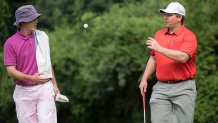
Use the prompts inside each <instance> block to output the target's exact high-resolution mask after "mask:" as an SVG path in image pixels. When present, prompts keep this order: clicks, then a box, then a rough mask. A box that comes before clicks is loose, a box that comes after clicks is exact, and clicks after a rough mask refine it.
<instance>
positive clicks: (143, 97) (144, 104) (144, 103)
mask: <svg viewBox="0 0 218 123" xmlns="http://www.w3.org/2000/svg"><path fill="white" fill-rule="evenodd" d="M145 96H146V93H145V94H144V95H143V96H142V100H143V108H144V123H146V112H145V106H146V102H145Z"/></svg>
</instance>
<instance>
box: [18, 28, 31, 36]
mask: <svg viewBox="0 0 218 123" xmlns="http://www.w3.org/2000/svg"><path fill="white" fill-rule="evenodd" d="M19 31H20V33H21V34H22V35H24V36H29V35H31V33H32V31H30V30H27V29H23V28H21V29H20V30H19Z"/></svg>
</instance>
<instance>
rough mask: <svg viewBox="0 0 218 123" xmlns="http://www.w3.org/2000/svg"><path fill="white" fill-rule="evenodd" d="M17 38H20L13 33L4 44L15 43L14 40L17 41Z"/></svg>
mask: <svg viewBox="0 0 218 123" xmlns="http://www.w3.org/2000/svg"><path fill="white" fill-rule="evenodd" d="M19 40H21V39H20V38H19V36H18V35H17V34H16V33H15V34H14V35H12V36H11V37H9V38H8V39H7V40H6V41H5V44H15V43H16V42H18V41H19Z"/></svg>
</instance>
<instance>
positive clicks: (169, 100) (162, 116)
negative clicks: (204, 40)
mask: <svg viewBox="0 0 218 123" xmlns="http://www.w3.org/2000/svg"><path fill="white" fill-rule="evenodd" d="M160 13H162V14H163V15H164V21H165V25H166V28H165V29H162V30H160V31H158V32H157V33H156V34H155V36H154V38H152V37H148V40H147V41H146V45H147V47H148V48H149V49H150V54H151V56H150V58H149V60H148V62H147V65H146V69H145V72H144V74H143V78H142V80H141V83H140V86H139V87H140V91H141V94H142V96H145V92H146V89H147V80H148V78H149V77H150V76H151V75H152V73H154V71H156V77H157V79H158V82H157V83H156V84H155V85H154V87H153V92H152V95H151V99H150V106H151V121H152V123H193V119H194V107H195V98H196V86H195V80H194V77H195V74H196V65H195V61H196V52H197V41H196V36H195V34H194V33H193V32H191V31H190V30H188V29H187V28H186V27H185V26H184V24H183V23H184V19H185V8H184V7H183V6H182V5H181V4H180V3H178V2H172V3H170V4H169V5H168V6H167V8H166V9H160Z"/></svg>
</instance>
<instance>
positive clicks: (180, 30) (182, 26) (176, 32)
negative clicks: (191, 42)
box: [165, 25, 185, 36]
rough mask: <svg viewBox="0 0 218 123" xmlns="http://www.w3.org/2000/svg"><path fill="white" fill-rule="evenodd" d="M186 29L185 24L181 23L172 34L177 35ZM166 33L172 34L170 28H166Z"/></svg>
mask: <svg viewBox="0 0 218 123" xmlns="http://www.w3.org/2000/svg"><path fill="white" fill-rule="evenodd" d="M184 29H185V26H184V25H181V26H180V27H179V28H178V29H177V30H176V31H175V32H173V33H172V34H171V35H173V34H175V35H177V36H178V35H179V34H180V33H182V31H183V30H184ZM165 31H166V33H165V34H170V33H169V31H168V28H166V29H165Z"/></svg>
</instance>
